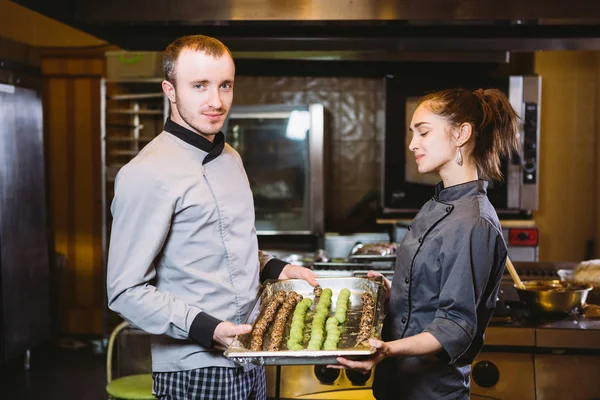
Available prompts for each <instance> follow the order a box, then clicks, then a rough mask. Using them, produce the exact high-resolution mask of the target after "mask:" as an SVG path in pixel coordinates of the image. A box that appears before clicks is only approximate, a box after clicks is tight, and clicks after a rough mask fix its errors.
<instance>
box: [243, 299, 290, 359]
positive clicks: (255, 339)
mask: <svg viewBox="0 0 600 400" xmlns="http://www.w3.org/2000/svg"><path fill="white" fill-rule="evenodd" d="M285 298H286V293H285V290H279V291H278V292H277V293H276V294H275V296H274V297H273V299H272V300H271V301H270V302H269V304H267V307H266V309H265V312H264V313H263V315H262V317H261V318H260V319H259V320H258V322H256V324H254V329H253V330H252V336H251V339H250V348H251V350H252V351H260V350H262V345H263V335H264V334H265V332H266V331H267V329H268V328H269V325H270V324H271V322H273V319H274V318H275V313H276V312H277V309H278V308H279V306H280V305H281V303H283V302H284V300H285Z"/></svg>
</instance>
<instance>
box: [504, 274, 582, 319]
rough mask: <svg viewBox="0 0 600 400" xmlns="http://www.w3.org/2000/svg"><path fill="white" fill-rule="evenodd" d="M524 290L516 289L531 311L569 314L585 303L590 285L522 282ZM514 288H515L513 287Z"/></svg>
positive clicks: (554, 281) (551, 281) (550, 281)
mask: <svg viewBox="0 0 600 400" xmlns="http://www.w3.org/2000/svg"><path fill="white" fill-rule="evenodd" d="M523 284H524V285H525V289H519V288H516V289H517V293H519V298H520V299H521V301H522V302H523V303H525V304H527V305H528V306H529V307H530V308H531V309H532V310H533V311H538V312H545V313H570V312H572V311H575V310H576V309H578V308H579V307H581V306H583V304H584V303H585V301H586V299H587V297H588V293H589V292H590V290H592V288H593V286H592V285H587V284H582V283H569V282H561V281H559V280H548V281H544V280H540V281H523ZM515 287H516V286H515Z"/></svg>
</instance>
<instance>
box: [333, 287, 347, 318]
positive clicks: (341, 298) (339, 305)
mask: <svg viewBox="0 0 600 400" xmlns="http://www.w3.org/2000/svg"><path fill="white" fill-rule="evenodd" d="M348 300H350V290H348V289H346V288H344V289H342V290H340V294H339V295H338V299H337V301H336V303H335V318H336V319H337V320H338V322H339V323H340V324H343V323H344V322H346V314H347V313H348Z"/></svg>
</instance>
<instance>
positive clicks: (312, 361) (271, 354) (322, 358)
mask: <svg viewBox="0 0 600 400" xmlns="http://www.w3.org/2000/svg"><path fill="white" fill-rule="evenodd" d="M317 281H318V282H319V285H320V286H321V288H323V289H325V288H330V289H331V290H332V292H333V296H332V298H331V310H330V315H333V314H334V313H335V303H336V301H337V296H338V294H339V293H340V290H342V289H343V288H348V289H349V290H350V293H351V295H350V304H349V306H348V313H347V315H346V317H347V321H346V322H345V324H343V325H342V327H343V328H342V334H341V337H340V342H339V344H338V347H339V348H338V349H337V350H316V351H315V350H307V349H306V346H307V344H308V341H309V339H310V328H311V326H312V316H313V315H314V308H315V307H314V295H313V287H312V286H310V285H309V284H308V283H307V282H306V281H304V280H300V279H290V280H282V281H267V282H265V284H264V285H263V286H262V288H261V291H260V293H259V295H258V298H257V301H256V303H255V304H254V307H253V308H252V311H251V312H250V314H249V316H248V318H247V320H246V321H245V322H246V323H247V324H251V325H254V323H255V322H256V320H257V319H258V317H259V316H260V315H261V312H262V311H263V308H264V307H263V305H266V304H268V302H269V300H271V298H272V297H273V296H274V294H275V293H276V292H277V291H278V290H282V289H283V290H285V291H288V292H289V291H291V290H294V291H296V292H297V293H300V294H301V295H302V296H304V297H308V298H310V299H311V300H313V306H312V307H311V309H310V311H309V312H308V313H307V316H306V325H305V329H304V340H303V342H302V345H303V346H304V349H303V350H296V351H293V350H288V349H287V346H286V343H287V340H288V338H289V331H290V324H291V319H292V318H291V315H290V317H289V318H288V321H287V323H286V328H285V333H284V336H283V342H282V344H281V350H279V351H251V350H250V338H251V334H247V335H241V336H238V337H236V338H235V339H234V341H233V342H232V344H231V346H229V347H228V348H227V350H226V351H225V356H227V357H229V358H230V359H232V360H234V361H236V362H238V363H241V364H248V363H253V364H258V365H317V364H339V363H338V362H337V360H336V357H345V358H347V359H350V360H362V359H365V358H368V357H369V356H370V355H371V354H373V353H374V352H375V349H374V348H373V347H372V346H368V345H360V346H357V345H356V342H357V335H358V331H359V327H358V325H359V323H360V318H361V315H362V299H361V296H362V294H363V292H364V291H369V292H371V293H372V294H373V297H374V299H375V313H374V318H373V319H374V321H373V326H372V329H371V332H372V337H375V338H378V339H379V338H381V327H382V324H383V318H384V317H385V311H384V309H385V308H384V302H385V299H386V288H385V285H384V284H383V280H382V279H381V278H378V279H367V278H361V277H341V278H319V279H317ZM272 326H273V324H271V326H270V327H269V329H268V330H267V332H266V333H265V336H264V342H263V349H267V348H268V346H269V339H270V337H271V329H272Z"/></svg>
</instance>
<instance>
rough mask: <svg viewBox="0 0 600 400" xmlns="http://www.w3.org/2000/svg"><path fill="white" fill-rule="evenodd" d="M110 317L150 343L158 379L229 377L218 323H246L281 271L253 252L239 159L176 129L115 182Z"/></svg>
mask: <svg viewBox="0 0 600 400" xmlns="http://www.w3.org/2000/svg"><path fill="white" fill-rule="evenodd" d="M111 210H112V214H113V224H112V232H111V241H110V251H109V256H108V271H107V292H108V293H107V294H108V305H109V307H110V308H111V309H112V310H113V311H115V312H117V313H119V314H120V315H121V316H122V317H123V318H124V319H126V320H127V321H129V322H131V323H132V324H133V325H135V326H137V327H139V328H141V329H143V330H145V331H146V332H149V333H152V334H153V337H152V368H153V371H155V372H169V371H185V370H190V369H196V368H204V367H236V364H235V363H233V362H232V361H230V360H229V359H227V358H225V357H224V356H223V352H222V351H221V350H218V349H216V348H215V346H214V343H213V341H212V336H213V333H214V330H215V327H216V326H217V325H218V324H219V323H220V322H221V321H231V322H233V323H235V324H240V323H243V322H244V321H245V318H246V316H247V314H248V313H249V312H250V308H251V307H252V305H253V303H254V301H255V300H256V296H257V294H258V290H259V286H260V282H259V277H260V278H261V279H271V278H277V276H278V275H279V273H280V272H281V270H282V269H283V267H284V266H285V265H286V263H285V262H283V261H281V260H277V259H274V258H273V257H271V256H270V255H269V254H268V253H262V252H259V250H258V242H257V237H256V230H255V228H254V201H253V198H252V192H251V190H250V184H249V182H248V177H247V176H246V172H245V170H244V166H243V164H242V160H241V158H240V156H239V154H238V153H237V152H236V151H235V150H234V149H233V148H232V147H231V146H229V145H228V144H227V143H225V138H224V136H223V134H222V133H219V134H217V135H216V137H215V139H214V142H213V143H211V142H209V141H208V140H206V139H204V138H202V137H201V136H200V135H198V134H196V133H194V132H192V131H190V130H188V129H186V128H184V127H182V126H180V125H178V124H176V123H174V122H173V121H171V120H170V119H169V120H167V122H166V124H165V131H164V132H162V133H161V134H160V135H158V136H157V137H156V138H155V139H154V140H152V142H150V143H149V144H148V145H146V146H145V147H144V149H143V150H142V151H141V152H140V153H139V154H138V155H137V156H136V157H135V158H134V159H133V160H131V162H129V163H128V164H127V165H125V166H124V167H123V168H122V169H121V170H120V171H119V173H118V175H117V179H116V182H115V197H114V200H113V203H112V209H111Z"/></svg>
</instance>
